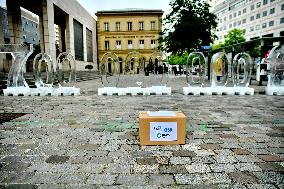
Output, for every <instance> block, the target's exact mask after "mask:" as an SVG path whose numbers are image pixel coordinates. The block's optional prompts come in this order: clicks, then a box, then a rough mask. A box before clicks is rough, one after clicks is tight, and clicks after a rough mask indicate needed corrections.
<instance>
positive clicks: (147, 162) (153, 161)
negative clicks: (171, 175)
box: [136, 157, 158, 165]
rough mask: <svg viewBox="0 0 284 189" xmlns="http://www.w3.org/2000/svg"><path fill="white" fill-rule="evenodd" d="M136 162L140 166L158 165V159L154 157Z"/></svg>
mask: <svg viewBox="0 0 284 189" xmlns="http://www.w3.org/2000/svg"><path fill="white" fill-rule="evenodd" d="M136 162H137V164H139V165H153V164H157V163H158V161H157V159H156V158H154V157H146V158H137V159H136Z"/></svg>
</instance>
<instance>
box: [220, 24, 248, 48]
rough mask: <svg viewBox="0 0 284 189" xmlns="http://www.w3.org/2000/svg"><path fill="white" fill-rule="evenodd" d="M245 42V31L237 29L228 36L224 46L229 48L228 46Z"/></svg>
mask: <svg viewBox="0 0 284 189" xmlns="http://www.w3.org/2000/svg"><path fill="white" fill-rule="evenodd" d="M245 41H246V39H245V33H244V31H243V30H240V29H237V28H235V29H232V30H230V31H229V32H228V34H227V35H226V37H225V43H224V45H225V46H228V45H233V44H236V43H242V42H245Z"/></svg>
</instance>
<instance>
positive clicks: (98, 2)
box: [78, 0, 170, 16]
mask: <svg viewBox="0 0 284 189" xmlns="http://www.w3.org/2000/svg"><path fill="white" fill-rule="evenodd" d="M78 2H79V3H80V4H81V5H82V6H83V7H85V8H86V9H87V10H88V11H89V12H90V14H91V15H93V16H94V13H95V12H97V11H100V10H111V9H124V8H145V9H162V10H163V11H168V10H169V9H170V6H169V4H170V0H78Z"/></svg>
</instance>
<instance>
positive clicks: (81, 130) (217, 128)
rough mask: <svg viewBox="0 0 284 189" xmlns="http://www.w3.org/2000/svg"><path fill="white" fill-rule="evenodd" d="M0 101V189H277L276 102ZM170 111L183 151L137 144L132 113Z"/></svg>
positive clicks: (283, 142) (279, 129)
mask: <svg viewBox="0 0 284 189" xmlns="http://www.w3.org/2000/svg"><path fill="white" fill-rule="evenodd" d="M177 80H178V79H173V80H171V85H172V86H173V95H171V96H119V97H118V96H98V95H97V94H96V91H97V88H98V86H99V85H100V84H99V80H92V81H87V82H81V83H79V84H77V85H78V86H80V87H81V89H82V95H81V96H76V97H3V96H0V113H1V115H4V114H5V115H6V116H9V114H8V113H25V115H24V114H17V115H20V116H21V115H23V116H21V117H18V118H15V117H17V116H14V117H13V116H11V117H12V118H15V119H13V120H11V121H8V122H7V120H6V122H4V123H1V124H0V129H1V131H0V170H1V171H0V182H1V184H0V188H39V189H44V188H48V189H55V188H75V189H81V188H84V189H85V188H119V189H121V188H135V189H139V188H141V189H142V188H143V189H144V188H145V189H148V188H149V189H152V188H154V189H155V188H257V189H262V188H278V189H280V188H284V138H283V135H284V97H283V96H282V97H281V96H266V95H259V94H257V95H255V96H184V95H182V94H181V88H180V87H181V85H182V84H179V83H178V82H177ZM164 109H166V110H180V111H183V112H184V114H185V115H186V116H187V139H186V144H185V145H169V146H140V145H139V134H138V133H139V132H138V128H139V120H138V113H139V111H145V110H164Z"/></svg>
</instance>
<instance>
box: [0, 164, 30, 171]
mask: <svg viewBox="0 0 284 189" xmlns="http://www.w3.org/2000/svg"><path fill="white" fill-rule="evenodd" d="M30 165H31V164H30V163H24V162H13V163H10V164H8V165H6V166H4V167H3V168H2V170H3V171H9V172H12V171H18V172H21V171H25V170H27V169H28V168H29V167H30Z"/></svg>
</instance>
